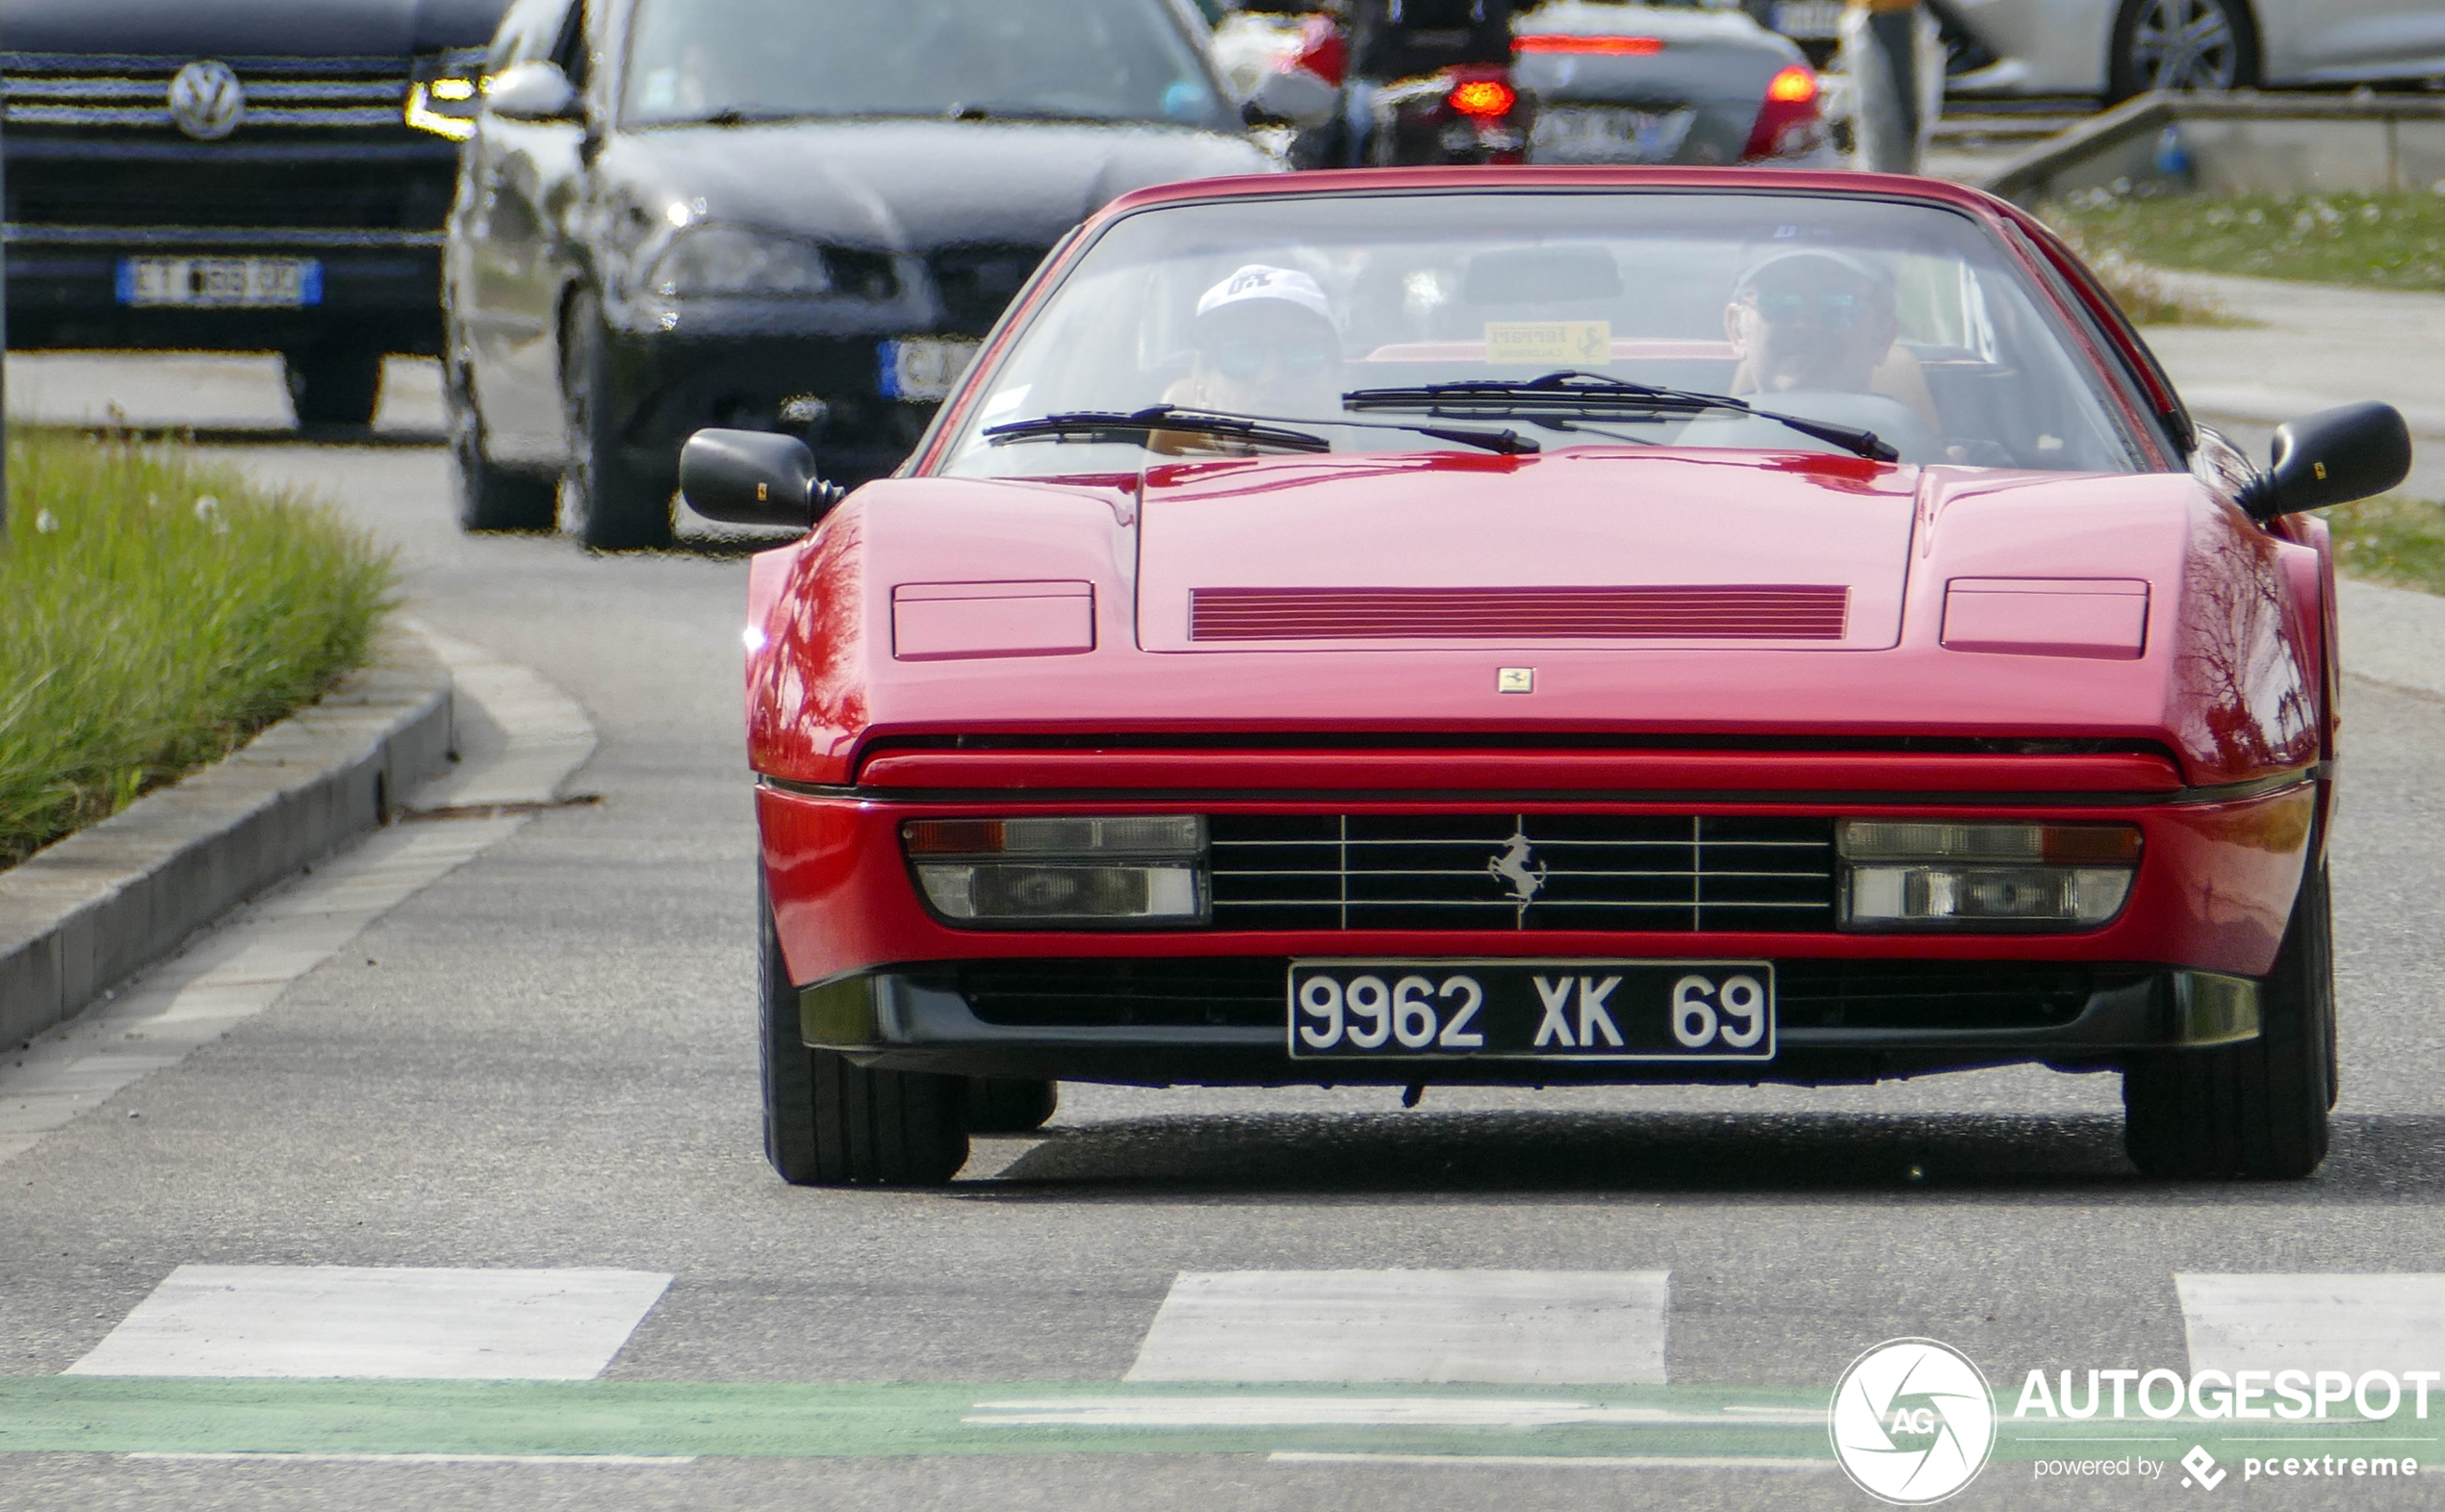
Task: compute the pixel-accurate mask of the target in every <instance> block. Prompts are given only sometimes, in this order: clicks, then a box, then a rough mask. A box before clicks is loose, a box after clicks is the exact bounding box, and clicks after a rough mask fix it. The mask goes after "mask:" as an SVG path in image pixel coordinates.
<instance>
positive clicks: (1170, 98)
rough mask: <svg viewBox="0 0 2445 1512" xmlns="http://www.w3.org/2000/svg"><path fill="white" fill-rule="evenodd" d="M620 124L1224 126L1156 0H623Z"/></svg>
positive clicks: (1184, 42) (1203, 75)
mask: <svg viewBox="0 0 2445 1512" xmlns="http://www.w3.org/2000/svg"><path fill="white" fill-rule="evenodd" d="M623 105H624V109H623V115H624V117H625V119H626V120H627V121H628V122H629V123H630V124H631V125H639V126H655V125H680V124H686V123H691V122H699V121H742V120H767V119H790V118H796V117H803V116H875V115H888V116H910V115H915V116H947V117H959V116H967V117H971V118H984V119H999V118H1010V119H1051V120H1092V121H1105V120H1110V121H1165V122H1172V123H1176V124H1180V125H1188V126H1208V127H1216V126H1219V127H1224V128H1226V129H1227V128H1228V127H1230V126H1232V125H1234V124H1235V118H1230V117H1228V116H1227V113H1226V112H1225V109H1224V106H1223V101H1222V100H1221V98H1220V97H1219V96H1218V95H1217V93H1216V90H1215V89H1214V86H1213V83H1212V79H1211V75H1210V74H1209V73H1208V71H1207V69H1206V67H1205V66H1204V64H1203V63H1202V61H1201V60H1200V59H1199V58H1198V56H1197V51H1196V49H1195V47H1194V46H1193V45H1192V44H1191V42H1190V40H1189V38H1188V37H1187V36H1186V35H1185V34H1184V33H1183V32H1182V30H1181V28H1180V27H1179V26H1178V25H1177V24H1176V23H1175V22H1174V20H1173V19H1172V17H1171V14H1170V13H1169V11H1168V9H1167V7H1166V6H1165V4H1164V3H1163V0H927V3H926V4H924V5H921V6H900V5H882V4H873V3H866V4H857V5H844V4H837V3H826V0H812V3H811V0H638V5H637V8H636V13H635V20H634V24H633V26H632V27H631V32H630V40H629V54H628V69H627V87H626V90H625V91H624V101H623Z"/></svg>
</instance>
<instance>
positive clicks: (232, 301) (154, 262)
mask: <svg viewBox="0 0 2445 1512" xmlns="http://www.w3.org/2000/svg"><path fill="white" fill-rule="evenodd" d="M118 302H119V303H121V304H129V305H176V306H182V307H185V308H190V309H237V310H260V309H268V308H269V309H295V308H296V307H298V306H300V305H308V304H321V303H322V264H321V263H319V262H317V261H315V260H314V259H313V258H311V257H124V258H121V259H119V265H118Z"/></svg>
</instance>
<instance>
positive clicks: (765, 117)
mask: <svg viewBox="0 0 2445 1512" xmlns="http://www.w3.org/2000/svg"><path fill="white" fill-rule="evenodd" d="M806 118H807V113H806V112H805V111H793V110H784V109H783V108H781V107H780V106H778V105H732V106H726V107H725V108H723V109H721V110H718V111H715V112H714V113H713V114H712V115H700V116H698V117H697V118H696V119H694V120H690V121H674V122H672V123H671V124H673V125H680V126H760V125H763V124H766V123H767V122H771V121H778V120H805V119H806Z"/></svg>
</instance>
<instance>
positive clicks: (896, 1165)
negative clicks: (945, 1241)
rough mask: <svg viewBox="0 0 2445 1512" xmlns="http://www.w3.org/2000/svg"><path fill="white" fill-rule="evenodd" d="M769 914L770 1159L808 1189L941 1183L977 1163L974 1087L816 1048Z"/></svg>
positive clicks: (765, 1016) (765, 972) (765, 993)
mask: <svg viewBox="0 0 2445 1512" xmlns="http://www.w3.org/2000/svg"><path fill="white" fill-rule="evenodd" d="M762 912H763V950H762V952H761V954H762V957H763V965H762V972H761V977H762V984H761V985H762V989H763V990H762V997H763V1012H762V1013H761V1015H760V1016H761V1018H762V1020H763V1037H762V1038H763V1071H764V1155H765V1158H766V1159H768V1160H770V1161H771V1162H772V1163H773V1169H775V1170H777V1171H779V1172H780V1173H781V1178H782V1180H784V1181H786V1182H789V1183H790V1184H792V1185H793V1186H800V1187H845V1186H853V1185H854V1186H877V1187H939V1186H940V1185H941V1184H943V1183H944V1182H946V1181H949V1180H950V1179H951V1178H952V1177H953V1176H955V1175H957V1174H958V1173H959V1168H960V1167H961V1166H965V1165H966V1164H967V1126H966V1124H965V1122H964V1121H963V1117H962V1115H963V1113H964V1111H965V1102H966V1096H967V1081H966V1079H965V1078H964V1077H958V1076H931V1075H926V1074H923V1073H921V1072H914V1071H875V1070H867V1069H865V1068H863V1067H861V1066H857V1065H853V1064H850V1061H849V1058H848V1057H847V1056H844V1055H840V1054H838V1053H836V1052H834V1051H831V1050H810V1049H808V1048H807V1045H806V1041H805V1040H804V1039H803V1038H801V1037H800V1032H799V1028H798V990H797V988H796V987H794V986H792V985H791V983H790V981H789V968H788V965H787V964H786V962H785V961H783V959H782V954H781V937H780V936H779V935H777V934H776V933H775V932H774V930H773V915H772V910H771V908H770V907H769V906H767V907H766V908H765V909H763V910H762Z"/></svg>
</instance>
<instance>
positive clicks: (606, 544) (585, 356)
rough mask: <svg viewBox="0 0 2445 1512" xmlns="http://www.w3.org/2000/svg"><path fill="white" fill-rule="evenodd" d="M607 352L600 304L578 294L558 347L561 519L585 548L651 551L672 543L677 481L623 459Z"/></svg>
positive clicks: (592, 297) (590, 296)
mask: <svg viewBox="0 0 2445 1512" xmlns="http://www.w3.org/2000/svg"><path fill="white" fill-rule="evenodd" d="M609 348H610V343H609V341H608V339H607V338H606V337H605V333H604V329H603V303H602V300H601V299H600V298H598V297H597V296H596V295H594V294H593V293H592V292H591V291H581V292H579V294H578V295H576V296H575V297H573V298H572V299H571V300H570V301H569V313H568V318H567V321H566V324H565V325H564V326H563V328H562V331H561V342H560V402H561V414H562V416H563V418H564V420H565V422H566V427H567V434H568V447H569V449H568V461H567V463H566V464H565V465H564V467H563V470H562V472H561V474H560V513H561V518H562V520H563V523H565V524H566V525H567V526H568V528H569V533H570V534H572V535H574V536H576V537H577V538H578V543H579V545H581V546H583V547H584V548H586V550H588V551H656V550H659V549H661V548H664V547H667V546H669V545H670V544H671V494H672V492H673V490H674V489H675V488H676V487H677V486H678V482H677V479H676V478H675V477H671V476H665V475H663V474H658V473H656V474H647V473H644V472H641V471H639V470H638V469H636V468H633V467H631V466H630V465H628V464H627V463H625V462H623V461H622V460H621V458H620V446H619V433H618V429H617V427H616V425H615V423H614V420H613V417H612V414H611V404H610V393H611V371H610V370H611V364H610V349H609ZM675 465H676V464H675Z"/></svg>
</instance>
